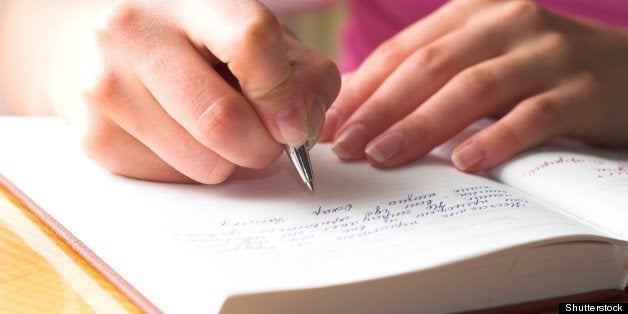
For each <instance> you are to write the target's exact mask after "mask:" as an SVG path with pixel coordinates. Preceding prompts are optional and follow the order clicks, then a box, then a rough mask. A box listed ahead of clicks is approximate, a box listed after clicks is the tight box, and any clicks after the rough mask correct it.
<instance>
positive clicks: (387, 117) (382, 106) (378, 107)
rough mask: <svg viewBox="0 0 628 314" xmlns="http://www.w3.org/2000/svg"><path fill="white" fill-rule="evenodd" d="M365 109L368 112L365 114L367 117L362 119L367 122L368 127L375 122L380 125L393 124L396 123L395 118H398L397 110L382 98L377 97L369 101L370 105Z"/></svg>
mask: <svg viewBox="0 0 628 314" xmlns="http://www.w3.org/2000/svg"><path fill="white" fill-rule="evenodd" d="M365 109H366V110H364V111H363V112H364V113H365V115H366V117H364V116H363V118H362V119H363V120H367V121H366V122H367V125H368V124H373V122H376V121H377V122H380V123H386V122H391V121H394V117H395V116H396V115H395V110H393V108H391V106H390V104H389V103H388V102H387V101H386V99H385V98H384V97H382V96H375V97H373V99H371V100H369V103H367V104H366V105H365ZM365 118H366V119H365ZM368 122H370V123H368Z"/></svg>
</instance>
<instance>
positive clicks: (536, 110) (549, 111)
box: [527, 97, 561, 129]
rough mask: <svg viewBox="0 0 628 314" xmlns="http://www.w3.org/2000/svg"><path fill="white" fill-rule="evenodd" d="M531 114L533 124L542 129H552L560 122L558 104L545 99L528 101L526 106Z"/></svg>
mask: <svg viewBox="0 0 628 314" xmlns="http://www.w3.org/2000/svg"><path fill="white" fill-rule="evenodd" d="M527 105H528V106H529V110H530V111H531V113H532V114H533V119H534V122H535V124H536V125H537V126H539V127H541V128H543V129H553V128H555V127H556V125H557V123H559V122H560V121H561V119H560V118H561V110H560V108H559V106H558V104H557V103H556V102H554V101H552V100H551V99H549V98H546V97H540V98H537V99H533V100H530V101H529V102H528V104H527Z"/></svg>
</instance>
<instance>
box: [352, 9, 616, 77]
mask: <svg viewBox="0 0 628 314" xmlns="http://www.w3.org/2000/svg"><path fill="white" fill-rule="evenodd" d="M445 2H446V1H443V0H350V1H349V6H350V7H349V12H350V15H349V17H348V20H347V23H346V24H345V27H344V30H343V34H342V36H343V37H342V43H343V47H342V51H341V55H340V67H341V70H342V71H343V72H346V71H351V70H354V69H355V68H357V66H358V65H359V64H360V63H361V62H362V61H363V60H364V59H365V58H366V57H367V56H368V55H369V54H370V53H371V52H372V51H373V50H374V49H375V48H376V47H377V46H378V45H379V44H380V43H381V42H383V41H384V40H386V39H387V38H390V37H391V36H393V35H395V34H396V33H398V32H399V31H401V30H402V29H404V28H405V27H407V26H408V25H410V24H412V23H413V22H415V21H417V20H418V19H420V18H422V17H424V16H426V15H428V14H429V13H430V12H432V11H434V10H435V9H437V8H438V7H439V6H441V5H442V4H443V3H445ZM537 2H539V3H540V4H542V5H544V6H545V7H546V8H549V9H551V10H554V11H556V12H560V13H563V14H567V15H573V16H584V17H588V18H592V19H597V20H600V21H603V22H605V23H608V24H611V25H615V26H619V27H625V28H628V0H538V1H537Z"/></svg>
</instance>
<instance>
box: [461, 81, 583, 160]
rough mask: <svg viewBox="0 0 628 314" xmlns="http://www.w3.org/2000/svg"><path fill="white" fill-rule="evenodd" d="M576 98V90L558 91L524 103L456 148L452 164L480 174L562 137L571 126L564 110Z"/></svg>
mask: <svg viewBox="0 0 628 314" xmlns="http://www.w3.org/2000/svg"><path fill="white" fill-rule="evenodd" d="M576 95H578V92H577V91H576V90H573V89H571V88H561V89H555V90H551V91H548V92H546V93H543V94H540V95H537V96H534V97H532V98H529V99H526V100H524V101H523V102H521V103H520V104H519V105H518V106H516V107H515V108H514V109H513V110H512V111H511V112H510V113H508V114H507V115H506V116H504V117H503V118H502V119H500V120H499V121H497V122H496V123H494V124H493V125H491V126H489V127H487V128H486V129H484V130H482V131H480V132H478V133H477V134H475V135H474V136H472V137H471V138H469V139H467V140H466V141H465V142H464V143H462V144H460V145H459V146H458V147H456V149H454V151H453V153H452V157H451V159H452V162H453V163H454V165H455V166H456V168H458V169H460V170H462V171H468V172H474V171H480V170H484V169H488V168H491V167H493V166H496V165H498V164H500V163H502V162H504V161H506V160H508V159H510V158H512V157H513V156H515V155H517V154H518V153H520V152H522V151H524V150H526V149H528V148H530V147H534V146H536V145H539V144H542V143H545V142H547V141H549V140H551V139H553V138H555V137H557V136H559V135H563V134H566V133H567V132H569V130H570V128H571V125H573V123H572V121H573V119H572V118H571V117H570V115H569V114H568V110H569V109H568V108H569V107H570V106H574V105H576V106H577V104H578V103H579V102H580V101H581V100H580V99H578V97H577V96H576ZM567 104H569V105H570V106H567Z"/></svg>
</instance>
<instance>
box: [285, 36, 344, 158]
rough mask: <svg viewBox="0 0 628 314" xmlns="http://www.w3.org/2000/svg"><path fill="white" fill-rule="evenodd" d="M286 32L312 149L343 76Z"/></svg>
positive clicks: (323, 57) (328, 61)
mask: <svg viewBox="0 0 628 314" xmlns="http://www.w3.org/2000/svg"><path fill="white" fill-rule="evenodd" d="M285 32H286V34H287V36H286V47H287V55H288V58H289V60H290V64H291V65H292V68H293V69H294V75H295V77H296V79H297V82H298V84H299V90H300V91H301V94H302V95H303V100H304V101H305V104H306V108H307V112H308V117H309V119H308V130H309V131H308V141H307V143H308V146H309V147H310V148H311V147H312V146H313V145H314V144H315V143H316V142H317V141H318V138H319V137H320V134H321V132H322V130H323V125H324V122H325V112H326V111H327V108H328V107H329V106H330V105H331V103H332V102H333V101H334V100H335V99H336V96H338V91H339V90H340V73H339V71H338V67H337V66H336V65H335V64H334V63H333V62H332V61H331V60H329V59H327V58H326V57H325V56H323V55H322V54H321V53H320V52H318V51H316V50H313V49H311V48H310V47H308V46H307V45H305V44H303V43H302V42H301V41H299V40H298V39H297V38H296V37H295V36H294V35H293V34H292V33H291V32H290V31H289V30H286V31H285Z"/></svg>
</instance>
